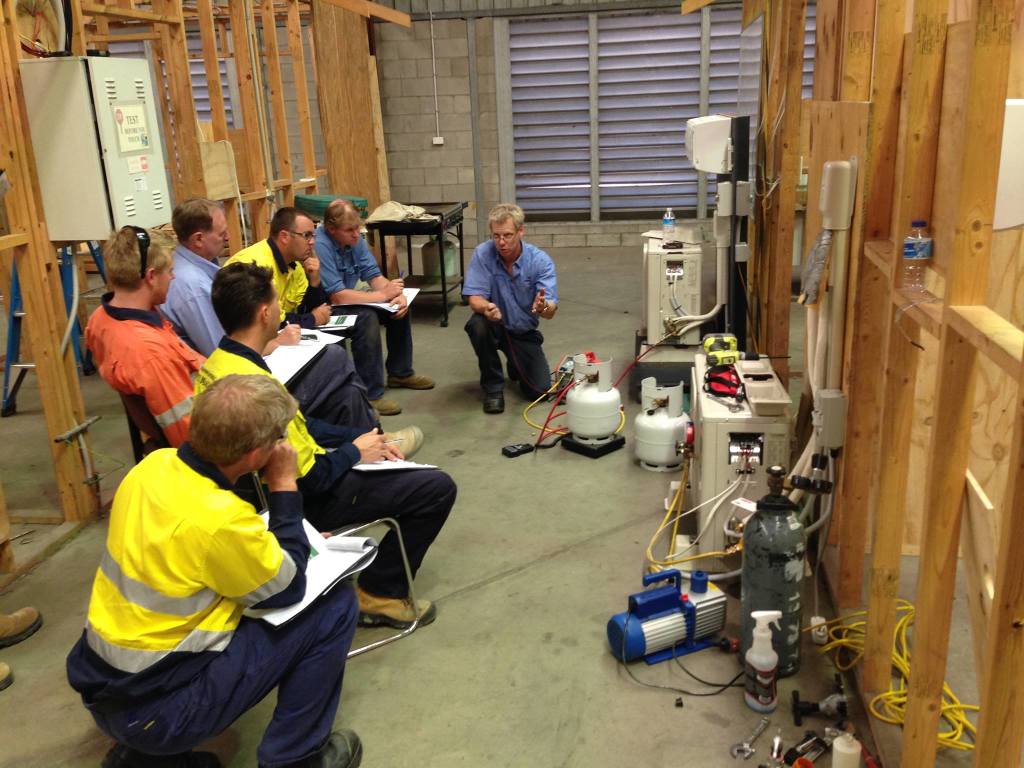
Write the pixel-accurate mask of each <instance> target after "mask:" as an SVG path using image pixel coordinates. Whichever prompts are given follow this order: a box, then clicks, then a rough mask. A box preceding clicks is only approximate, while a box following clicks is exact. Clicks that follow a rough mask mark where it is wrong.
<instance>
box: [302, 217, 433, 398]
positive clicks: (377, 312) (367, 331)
mask: <svg viewBox="0 0 1024 768" xmlns="http://www.w3.org/2000/svg"><path fill="white" fill-rule="evenodd" d="M361 227H362V221H361V220H360V218H359V212H358V211H357V210H356V208H355V206H354V205H352V203H350V202H349V201H348V200H332V201H331V203H330V205H328V206H327V210H326V211H325V212H324V223H323V226H321V227H320V228H319V229H317V231H316V246H315V247H316V255H317V256H318V257H319V260H320V269H321V275H322V278H323V286H324V291H326V293H327V295H328V296H329V297H330V300H331V303H332V304H336V305H337V304H348V305H353V306H349V307H347V308H346V312H347V313H348V314H354V315H356V316H358V318H359V320H358V322H357V323H356V325H355V328H354V329H353V331H352V357H353V358H354V359H355V362H356V370H357V371H359V377H360V378H361V379H362V380H363V383H364V384H366V392H367V395H368V396H369V398H370V402H371V403H372V404H373V406H374V407H375V408H376V409H377V411H378V412H379V413H380V414H381V415H382V416H393V415H395V414H398V413H401V412H402V407H401V406H400V405H399V404H398V403H397V402H395V401H394V400H390V399H387V398H385V397H384V368H385V365H384V355H383V352H382V350H381V343H380V328H381V326H382V325H383V326H384V327H385V329H386V331H385V333H386V335H387V343H388V359H387V373H388V377H387V386H388V387H391V388H395V387H403V388H405V389H433V388H434V380H433V379H432V378H430V377H429V376H423V375H421V374H417V373H416V372H415V371H414V370H413V367H412V325H411V324H410V322H409V304H408V303H407V302H406V300H405V295H404V294H403V293H402V289H403V288H404V287H405V285H404V283H403V282H402V280H388V279H387V278H386V277H384V276H383V275H382V274H381V271H380V267H378V266H377V262H376V261H375V260H374V258H373V254H372V253H370V249H369V248H368V247H367V245H366V241H365V240H364V239H363V235H362V232H361V231H360V229H361ZM360 281H363V282H365V283H366V284H367V286H368V290H366V291H361V290H357V289H356V286H357V284H358V283H359V282H360ZM371 301H372V302H388V303H390V304H391V305H392V306H393V307H395V308H396V311H395V312H393V313H392V312H387V311H385V310H382V309H377V308H375V307H367V306H360V305H362V304H365V303H366V302H371Z"/></svg>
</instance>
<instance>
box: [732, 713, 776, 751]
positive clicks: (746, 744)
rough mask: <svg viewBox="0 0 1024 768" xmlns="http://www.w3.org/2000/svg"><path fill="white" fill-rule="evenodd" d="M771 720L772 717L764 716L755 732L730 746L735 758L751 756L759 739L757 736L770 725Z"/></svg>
mask: <svg viewBox="0 0 1024 768" xmlns="http://www.w3.org/2000/svg"><path fill="white" fill-rule="evenodd" d="M770 722H771V718H769V717H762V718H761V720H760V722H758V724H757V727H756V728H755V729H754V732H753V733H751V734H750V736H749V738H747V740H746V741H739V742H737V743H735V744H733V745H732V747H730V748H729V754H730V755H732V756H733V759H735V758H737V757H742V758H743V759H744V760H749V759H750V756H751V755H752V754H754V747H753V746H752V744H753V743H754V742H755V741H757V737H758V736H760V735H761V734H762V733H764V729H765V728H767V727H768V724H769V723H770Z"/></svg>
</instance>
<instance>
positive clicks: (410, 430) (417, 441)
mask: <svg viewBox="0 0 1024 768" xmlns="http://www.w3.org/2000/svg"><path fill="white" fill-rule="evenodd" d="M384 439H385V440H389V441H390V440H393V441H395V445H397V446H398V450H400V451H401V452H402V455H403V456H405V458H407V459H411V458H412V457H413V456H414V455H415V454H416V451H418V450H419V449H420V448H421V447H423V430H422V429H420V428H419V427H417V426H415V425H414V426H411V427H406V428H405V429H400V430H398V431H397V432H385V433H384Z"/></svg>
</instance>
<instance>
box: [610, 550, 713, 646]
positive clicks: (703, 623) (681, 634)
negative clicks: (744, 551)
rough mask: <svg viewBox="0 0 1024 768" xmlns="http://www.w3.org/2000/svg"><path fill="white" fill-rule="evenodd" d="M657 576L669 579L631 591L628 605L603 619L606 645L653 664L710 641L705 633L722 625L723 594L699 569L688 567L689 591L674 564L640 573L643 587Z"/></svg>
mask: <svg viewBox="0 0 1024 768" xmlns="http://www.w3.org/2000/svg"><path fill="white" fill-rule="evenodd" d="M660 581H668V582H671V584H666V585H664V586H661V587H656V588H655V589H645V590H644V591H643V592H637V593H636V594H633V595H630V596H629V608H628V610H627V611H626V612H625V613H617V614H615V615H614V616H612V617H611V619H609V620H608V645H609V646H610V647H611V651H612V654H613V655H614V656H615V658H617V659H618V660H619V661H624V662H629V661H635V660H637V659H641V658H642V659H643V660H644V661H646V662H647V663H648V664H657V663H658V662H660V661H665V660H666V659H671V658H673V657H675V656H685V655H686V654H688V653H693V652H694V651H700V650H703V649H704V648H708V647H710V646H711V645H713V642H712V641H711V640H710V639H709V638H712V637H713V636H714V635H716V634H718V633H719V632H721V631H722V629H724V627H725V602H726V601H725V595H724V594H723V593H722V590H720V589H719V588H718V587H716V586H715V585H714V584H711V583H710V582H709V581H708V575H707V574H706V573H705V572H704V571H694V572H693V575H692V576H691V577H690V591H689V592H688V593H684V592H683V576H682V574H681V573H680V572H679V571H677V570H675V569H671V570H667V571H661V572H660V573H649V574H647V575H646V576H644V578H643V583H644V586H645V587H649V586H650V585H652V584H656V583H658V582H660Z"/></svg>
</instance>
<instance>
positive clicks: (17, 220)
mask: <svg viewBox="0 0 1024 768" xmlns="http://www.w3.org/2000/svg"><path fill="white" fill-rule="evenodd" d="M9 7H10V6H7V7H5V8H4V10H3V12H0V152H2V154H3V156H4V158H5V170H6V171H7V173H8V174H10V179H11V190H10V191H9V192H8V193H7V195H6V197H5V198H4V203H5V206H6V208H7V214H8V217H9V226H10V228H11V230H12V232H11V234H12V235H13V236H15V237H18V238H20V237H24V238H25V242H24V243H21V244H18V245H15V246H14V248H13V251H12V253H13V256H14V261H15V263H16V264H17V267H18V276H19V279H20V281H21V287H22V297H23V300H24V306H25V311H26V313H27V317H26V321H25V323H24V328H25V332H26V335H27V337H28V341H29V344H30V345H31V348H32V353H33V358H34V361H35V365H36V375H37V380H38V384H39V389H40V399H41V401H42V403H43V416H44V419H45V421H46V429H47V433H48V435H49V438H50V439H49V441H48V442H49V445H50V452H51V458H52V460H53V465H54V474H55V478H56V484H57V491H58V495H59V500H60V506H61V511H62V513H63V516H64V519H65V520H68V521H77V520H86V519H90V518H91V517H93V516H94V515H95V513H96V510H97V509H98V496H97V494H96V492H95V488H96V486H95V484H87V482H86V481H87V480H90V481H91V480H92V478H87V477H86V473H85V464H84V461H83V457H82V454H81V452H80V448H79V445H78V443H77V441H76V442H73V443H66V442H56V441H55V439H54V438H56V437H57V436H58V435H60V434H62V433H64V432H66V431H68V430H71V429H73V428H74V427H75V425H77V424H81V423H83V422H84V420H85V405H84V402H83V400H82V394H81V390H80V389H79V386H78V374H77V371H76V368H75V362H74V359H73V355H72V354H71V351H70V350H68V351H67V352H66V353H64V354H61V351H60V338H61V335H62V333H61V331H62V330H63V320H62V319H63V317H64V313H65V309H64V298H63V292H62V290H61V286H60V284H59V280H58V279H57V275H58V274H59V273H58V270H57V264H56V258H55V252H54V249H53V248H52V247H51V245H50V242H49V236H48V234H47V231H46V224H45V222H44V220H43V216H42V202H41V196H40V192H39V183H38V175H37V173H36V168H35V158H34V155H33V153H32V146H31V142H30V140H29V131H28V124H27V121H26V114H25V102H24V98H23V95H22V92H21V79H20V75H19V73H18V54H17V51H18V31H17V28H16V26H15V24H14V22H13V20H12V19H10V18H9V17H8V16H7V8H9ZM8 242H9V243H13V242H15V241H14V240H13V239H12V240H8ZM90 444H91V443H90V441H89V439H88V435H87V434H86V436H85V445H84V449H85V450H87V451H88V450H90Z"/></svg>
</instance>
